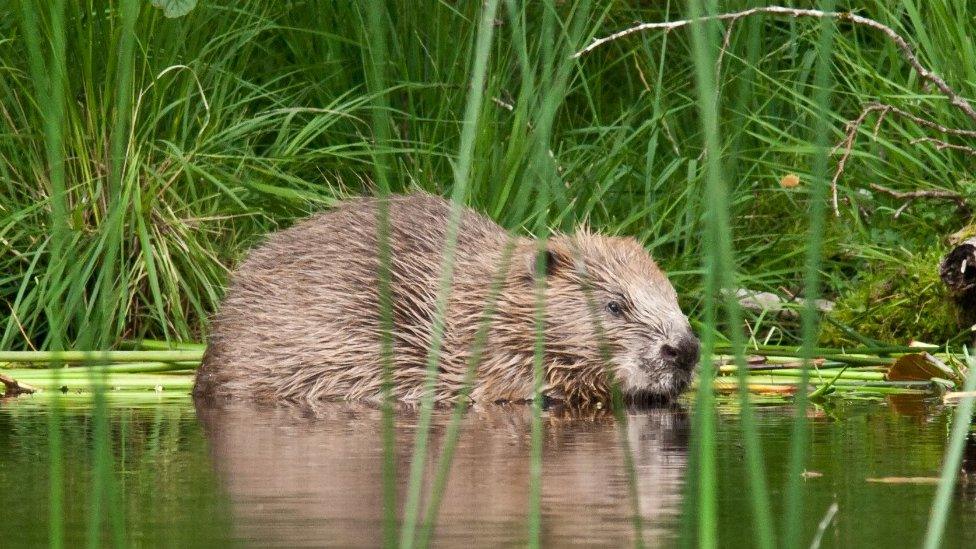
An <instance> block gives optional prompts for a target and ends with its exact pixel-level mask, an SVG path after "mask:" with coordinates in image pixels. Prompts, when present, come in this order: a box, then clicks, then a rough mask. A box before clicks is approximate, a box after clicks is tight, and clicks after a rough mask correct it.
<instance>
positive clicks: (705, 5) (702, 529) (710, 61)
mask: <svg viewBox="0 0 976 549" xmlns="http://www.w3.org/2000/svg"><path fill="white" fill-rule="evenodd" d="M688 12H689V17H691V18H698V17H701V16H703V15H709V14H712V13H714V12H715V4H714V2H703V1H702V0H689V2H688ZM690 32H691V34H692V46H693V54H694V55H693V57H694V62H695V83H696V86H697V91H698V106H699V112H700V114H701V127H702V132H703V134H704V146H705V152H704V154H705V195H706V200H707V211H708V214H709V215H708V217H707V219H706V225H705V235H704V250H703V253H704V256H705V257H704V267H705V310H704V318H703V320H704V325H705V333H704V334H702V360H701V368H700V379H701V382H700V383H699V385H698V398H697V400H696V403H695V421H694V431H695V432H694V433H693V436H694V438H695V443H694V445H695V446H696V448H697V449H698V456H697V462H698V463H697V465H698V467H697V471H696V472H697V479H696V483H697V485H698V486H697V487H698V490H697V494H696V496H697V497H696V501H697V511H698V513H697V526H698V528H697V534H698V545H699V546H700V547H704V548H709V549H710V548H713V547H717V546H718V509H717V500H718V493H717V492H718V479H717V478H716V475H717V473H716V449H715V395H714V392H713V388H712V386H713V378H714V375H715V373H714V367H713V365H712V361H711V355H712V348H713V347H714V344H715V331H716V329H717V326H718V323H717V320H718V318H717V315H716V295H717V293H718V291H719V289H720V284H721V280H720V269H721V268H722V264H721V261H722V257H721V251H720V249H719V243H720V242H721V238H722V235H721V234H720V231H721V223H720V222H719V219H720V216H723V215H725V216H727V215H728V214H727V212H726V208H727V204H726V202H725V201H724V200H723V197H724V196H725V194H726V190H725V182H724V181H723V180H722V172H721V169H722V166H721V158H720V156H719V155H720V154H721V145H720V140H719V128H718V105H717V104H716V103H717V99H718V95H717V93H716V89H717V88H716V84H715V81H714V77H715V73H714V70H715V54H714V53H713V52H714V51H715V49H714V48H715V45H716V44H717V43H718V41H717V39H716V33H717V30H716V28H715V25H713V24H710V23H701V24H697V25H692V28H691V31H690ZM723 212H725V213H723ZM732 329H737V327H735V326H733V327H732Z"/></svg>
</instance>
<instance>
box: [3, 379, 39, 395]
mask: <svg viewBox="0 0 976 549" xmlns="http://www.w3.org/2000/svg"><path fill="white" fill-rule="evenodd" d="M0 383H2V384H3V385H4V387H6V389H5V391H6V392H5V393H3V396H4V397H12V396H17V395H29V394H31V393H34V392H36V391H37V389H35V388H34V387H31V386H30V385H27V384H26V383H20V382H19V381H17V380H16V379H14V378H12V377H10V376H8V375H6V374H0Z"/></svg>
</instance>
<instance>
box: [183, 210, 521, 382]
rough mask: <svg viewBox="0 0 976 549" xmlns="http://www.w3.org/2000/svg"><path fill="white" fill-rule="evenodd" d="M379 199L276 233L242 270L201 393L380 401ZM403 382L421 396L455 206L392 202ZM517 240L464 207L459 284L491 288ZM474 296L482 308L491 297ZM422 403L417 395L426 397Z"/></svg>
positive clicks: (217, 327)
mask: <svg viewBox="0 0 976 549" xmlns="http://www.w3.org/2000/svg"><path fill="white" fill-rule="evenodd" d="M379 204H380V202H379V199H356V200H350V201H347V202H343V203H341V204H340V205H339V206H338V207H337V208H335V209H333V210H330V211H328V212H325V213H322V214H318V215H315V216H313V217H311V218H309V219H307V220H305V221H302V222H299V223H298V224H296V225H295V226H293V227H291V228H289V229H286V230H283V231H280V232H278V233H275V234H273V235H271V236H270V237H269V238H268V240H267V241H266V242H265V243H263V244H261V245H259V246H258V247H257V248H255V249H254V250H253V251H252V252H251V253H250V255H249V256H248V257H247V259H246V260H245V261H244V262H243V263H241V265H240V267H239V268H238V269H237V271H236V273H234V275H233V277H232V281H231V283H230V286H229V288H228V291H227V295H226V297H225V299H224V301H223V303H222V304H221V306H220V309H219V310H218V312H217V314H216V316H215V318H214V319H213V323H212V327H211V336H210V344H209V347H208V349H207V352H206V355H205V357H204V361H203V364H202V365H201V367H200V370H199V372H198V374H197V383H196V387H195V388H194V392H195V393H197V394H215V395H231V394H238V395H243V394H247V395H250V396H255V397H258V398H294V399H315V398H330V397H336V398H374V397H376V396H377V395H378V394H379V388H380V383H381V377H382V376H381V374H382V367H381V363H382V360H381V352H380V351H381V349H380V304H379V291H378V289H379V278H378V271H379V258H378V251H377V250H378V240H377V215H378V210H379ZM388 204H389V220H390V240H389V242H390V246H391V258H392V263H391V291H392V300H393V304H394V307H393V311H394V325H395V330H394V332H395V338H396V341H395V345H396V357H397V360H396V367H395V378H396V379H395V381H396V386H397V387H398V393H399V394H398V396H399V397H400V398H406V399H410V398H413V397H415V396H416V395H419V391H420V385H421V382H422V379H423V373H424V362H425V357H426V351H427V348H428V346H429V342H430V337H431V327H432V322H433V316H434V309H435V299H436V292H437V285H438V278H439V276H440V271H441V264H442V255H443V248H444V240H445V233H446V227H447V220H448V217H449V215H450V204H449V203H448V202H447V201H445V200H443V199H441V198H438V197H434V196H430V195H426V194H412V195H405V196H397V197H392V198H390V199H389V202H388ZM507 238H508V237H507V234H506V233H505V231H503V230H502V229H501V228H500V227H499V226H498V225H496V224H495V223H493V222H491V221H490V220H488V219H487V218H485V217H483V216H481V215H479V214H477V213H475V212H474V211H472V210H469V209H464V210H463V213H462V218H461V224H460V227H459V231H458V245H457V256H456V265H455V282H457V283H462V284H463V283H464V281H471V282H474V281H477V284H473V285H472V284H469V285H468V286H474V287H482V286H483V287H487V286H488V284H486V282H487V281H488V280H489V279H490V278H491V277H492V276H493V274H494V272H493V271H494V269H495V268H496V267H497V265H498V264H499V263H500V260H501V256H502V249H503V248H504V245H505V242H506V239H507ZM468 293H469V295H465V299H470V300H472V301H473V302H478V301H480V300H481V299H482V298H483V296H482V295H480V292H478V293H479V295H470V290H468ZM414 393H416V394H414Z"/></svg>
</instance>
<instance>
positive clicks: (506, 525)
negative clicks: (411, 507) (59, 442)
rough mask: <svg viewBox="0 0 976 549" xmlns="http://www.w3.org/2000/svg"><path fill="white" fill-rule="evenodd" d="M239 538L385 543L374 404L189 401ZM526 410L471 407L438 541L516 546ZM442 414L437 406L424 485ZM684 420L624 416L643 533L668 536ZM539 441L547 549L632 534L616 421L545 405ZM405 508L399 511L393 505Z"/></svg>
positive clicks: (408, 432) (404, 459)
mask: <svg viewBox="0 0 976 549" xmlns="http://www.w3.org/2000/svg"><path fill="white" fill-rule="evenodd" d="M197 413H198V416H199V418H200V420H201V421H202V422H203V425H204V428H205V430H206V433H207V437H208V439H209V441H210V444H211V453H212V455H213V459H214V463H215V467H216V469H217V471H218V474H219V475H220V478H221V479H222V481H223V483H224V485H225V487H226V490H227V492H228V494H229V497H230V499H231V501H232V507H233V509H234V514H235V517H234V519H235V524H236V528H237V535H238V536H239V537H240V538H241V540H242V541H244V542H246V543H254V544H255V545H260V546H265V545H285V546H295V545H315V546H322V545H332V546H342V547H349V546H376V545H379V544H381V542H382V512H383V504H382V502H383V487H382V476H381V471H382V462H383V445H382V436H381V434H382V432H381V412H380V411H379V410H378V409H376V408H375V407H370V406H367V405H362V404H351V403H329V404H321V405H317V406H315V407H314V408H309V407H288V406H276V407H265V406H258V405H253V404H244V403H221V404H214V403H205V402H198V403H197ZM531 417H532V411H531V408H530V407H529V406H502V405H498V406H486V407H476V408H473V409H472V410H470V411H469V412H468V414H467V416H466V417H465V418H464V420H463V430H462V434H461V439H460V441H459V443H458V447H457V451H456V454H455V457H454V463H453V468H452V471H451V477H450V481H449V482H448V486H447V489H446V491H445V493H444V498H443V503H442V505H441V511H440V515H439V520H438V522H437V531H436V535H435V544H437V545H463V546H465V547H471V546H476V545H477V546H481V545H485V546H497V545H512V544H515V545H521V544H523V543H524V541H525V539H526V535H527V532H526V526H525V524H526V517H527V513H528V497H529V496H528V493H529V461H530V453H531ZM449 420H450V411H449V410H446V409H445V410H437V411H435V413H434V420H433V428H432V434H431V448H430V450H431V451H430V452H429V453H428V459H427V463H426V478H425V487H428V488H429V486H430V484H431V482H432V481H431V479H432V477H433V475H434V471H435V469H436V466H437V457H438V456H439V454H440V449H441V445H442V444H443V434H444V431H445V430H446V427H447V425H448V422H449ZM416 421H417V414H416V412H415V411H412V410H397V412H396V419H395V424H396V471H397V482H398V495H399V505H401V506H402V504H403V499H404V492H405V490H406V482H407V476H408V474H409V464H410V452H411V449H412V444H413V437H414V432H415V427H416ZM688 424H689V419H688V417H687V415H686V414H685V412H684V411H682V410H681V409H678V408H674V407H671V408H648V409H640V410H637V409H634V410H629V411H628V412H627V431H628V435H629V439H630V445H631V448H632V455H633V458H634V465H635V469H636V477H637V488H638V492H639V499H640V510H641V515H642V517H643V523H644V539H645V542H647V543H649V544H651V545H660V544H667V542H668V541H669V540H670V539H671V536H672V532H673V531H674V523H675V522H676V520H677V516H678V512H679V504H680V494H681V483H682V477H683V473H684V468H685V463H686V457H687V440H688V430H689V425H688ZM544 430H545V435H544V440H543V448H542V460H543V481H542V535H543V541H544V542H546V544H548V545H565V544H587V545H626V544H631V543H632V542H633V536H634V524H633V505H632V503H631V498H630V496H629V493H630V492H629V484H628V475H627V470H626V467H625V460H624V459H623V458H624V454H623V450H622V444H621V433H620V429H619V424H618V423H617V421H616V420H615V419H614V418H613V416H612V415H610V414H608V413H606V412H593V413H581V412H578V411H577V412H568V411H560V410H556V409H553V410H549V411H547V412H546V413H545V417H544ZM400 511H401V512H402V508H401V509H400Z"/></svg>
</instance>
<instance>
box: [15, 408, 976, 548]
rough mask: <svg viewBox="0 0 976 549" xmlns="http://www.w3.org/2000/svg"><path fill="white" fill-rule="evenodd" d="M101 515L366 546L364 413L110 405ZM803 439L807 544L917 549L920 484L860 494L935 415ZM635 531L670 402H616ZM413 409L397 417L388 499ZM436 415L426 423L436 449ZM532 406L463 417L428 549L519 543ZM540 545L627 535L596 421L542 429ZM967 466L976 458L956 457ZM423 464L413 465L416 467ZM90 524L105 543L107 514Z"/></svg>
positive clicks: (967, 504)
mask: <svg viewBox="0 0 976 549" xmlns="http://www.w3.org/2000/svg"><path fill="white" fill-rule="evenodd" d="M67 406H68V408H67V409H66V410H65V412H64V416H65V417H64V419H63V426H62V433H63V443H64V447H65V449H66V452H65V456H64V460H63V464H64V468H65V482H64V489H63V494H64V498H65V502H66V504H65V509H64V517H65V531H66V536H67V542H68V544H67V545H68V546H69V547H71V546H77V545H80V544H81V543H84V542H85V541H86V539H87V537H86V536H87V532H88V528H89V521H90V518H91V505H92V502H91V501H90V499H91V498H90V495H91V492H92V490H91V487H92V473H91V469H92V459H91V446H92V445H91V430H92V421H91V406H90V405H89V404H87V403H85V402H84V401H79V400H68V401H67ZM49 411H50V407H49V406H48V404H47V401H46V399H39V398H31V397H21V398H18V399H12V400H6V401H0V486H2V487H3V488H2V490H0V509H3V513H2V517H3V520H0V545H2V546H4V547H12V546H21V545H39V544H44V543H46V541H47V532H48V526H47V523H48V501H49V500H48V490H49V488H48V484H49V482H48V471H49V469H48V463H47V460H48V456H49V454H48V436H47V421H48V414H49ZM110 414H111V415H110V423H111V433H112V442H113V455H114V459H115V473H116V474H115V481H116V488H117V491H116V493H117V496H118V497H117V498H116V501H117V504H116V505H114V508H115V511H114V512H115V513H116V514H117V516H119V515H120V518H121V520H122V521H123V522H124V526H125V536H126V539H125V540H124V541H125V543H126V545H129V546H164V547H166V546H172V547H190V546H213V545H229V544H234V545H242V546H259V547H263V546H289V547H292V546H323V545H326V546H328V545H331V546H342V547H349V546H375V545H377V544H378V543H380V541H381V539H382V538H381V536H382V523H381V512H382V511H381V509H382V505H381V501H382V486H381V477H380V468H381V463H382V446H381V438H380V431H379V429H380V413H379V411H378V410H376V409H374V408H371V407H368V406H364V405H357V404H328V405H322V406H320V407H317V408H315V409H308V408H294V407H277V408H275V407H259V406H254V405H248V404H234V405H230V406H222V407H212V406H205V407H200V409H195V408H194V405H193V403H192V401H190V400H189V398H187V397H183V396H179V397H175V398H173V397H170V398H165V399H159V400H157V399H156V398H155V397H152V398H149V399H148V400H146V401H145V402H142V401H136V402H133V401H132V400H129V399H126V400H118V401H110ZM792 414H793V409H792V408H791V407H790V406H789V405H786V404H778V405H766V406H762V407H760V408H759V409H758V422H759V429H760V432H761V436H762V444H763V448H764V450H765V455H766V460H767V465H768V481H769V483H770V489H771V497H772V499H773V501H774V504H775V509H774V517H780V516H781V514H780V510H781V507H782V500H783V496H784V491H785V480H786V479H785V474H786V468H787V461H788V448H789V433H790V429H791V422H792ZM810 416H811V429H812V438H811V440H812V446H811V452H812V453H811V458H810V462H809V465H808V469H809V471H811V472H813V474H810V475H808V477H809V478H807V480H805V481H804V487H805V491H806V496H807V516H806V522H805V530H804V532H805V534H806V535H807V537H808V538H812V536H813V534H814V532H815V531H816V528H817V524H818V523H819V522H820V520H821V518H822V516H823V514H824V512H825V511H826V510H827V508H828V507H829V506H830V505H831V503H833V502H836V503H837V504H838V506H839V511H838V513H837V515H836V517H835V518H834V520H833V522H832V523H831V524H830V526H829V527H828V528H827V530H826V532H825V534H824V540H823V546H824V547H854V546H865V545H868V546H892V547H902V546H917V545H918V544H919V543H920V541H921V539H922V537H923V535H924V531H925V526H926V523H927V520H928V512H929V505H930V502H931V500H932V497H933V495H934V493H935V486H934V485H932V484H888V483H874V482H869V481H867V480H866V479H869V478H881V477H934V476H937V475H938V473H939V468H940V463H941V459H942V452H943V449H944V445H945V442H946V439H947V435H948V421H949V419H950V417H951V416H950V411H949V410H947V409H946V408H943V407H942V406H941V405H939V404H938V403H937V402H933V401H927V400H924V399H918V398H908V399H906V398H901V399H889V400H886V401H882V402H845V403H840V404H838V405H834V406H831V407H829V408H827V409H822V408H821V409H815V410H811V412H810ZM627 417H628V427H627V432H628V436H629V438H630V440H631V443H632V447H633V455H634V462H635V464H636V467H637V478H638V487H639V491H640V498H639V499H640V509H641V515H642V517H643V532H644V538H645V541H646V542H647V544H648V545H649V546H671V545H674V543H675V542H676V541H677V539H678V532H679V528H680V521H681V518H680V517H681V512H682V497H681V495H682V487H683V485H684V482H685V479H686V476H687V474H688V473H687V463H688V452H689V427H690V416H689V415H688V411H687V410H684V409H682V408H681V407H680V406H678V407H673V408H668V409H661V408H658V409H643V410H630V411H628V414H627ZM415 420H416V415H415V413H414V412H412V411H410V410H400V411H398V413H397V419H396V426H397V461H396V467H397V471H398V473H399V478H400V479H401V485H400V495H401V498H402V496H403V491H404V486H403V482H405V478H406V476H407V469H408V465H409V459H408V458H409V454H408V453H409V449H410V445H411V444H412V440H413V439H412V437H413V434H414V433H413V426H414V424H415ZM447 420H448V414H447V413H446V412H437V413H436V414H435V418H434V436H433V450H435V452H434V455H436V451H438V450H439V445H440V443H441V440H440V439H441V436H442V434H443V431H444V428H445V426H446V423H447ZM530 420H531V414H530V409H529V408H528V407H525V406H491V407H487V408H480V409H474V410H472V411H471V412H470V413H469V414H468V416H467V417H466V419H465V422H464V431H463V434H462V438H461V440H460V443H459V446H458V450H457V454H456V458H455V462H454V469H453V474H452V478H451V481H450V483H449V486H448V489H447V492H446V493H445V495H444V501H443V505H442V511H441V514H440V520H439V523H438V529H437V532H436V539H435V542H436V544H437V545H440V546H456V545H460V546H465V547H476V546H499V545H501V546H513V545H514V546H518V545H522V544H524V542H525V540H526V526H525V518H526V515H527V507H528V496H527V494H528V484H529V478H528V464H529V453H530V445H531V444H530V430H531V425H530ZM544 424H545V430H546V434H545V439H544V443H543V444H544V447H543V460H544V474H543V475H544V478H543V487H542V514H543V529H542V535H543V537H544V540H543V541H544V542H545V544H546V545H547V546H563V545H572V544H576V545H591V546H620V545H628V544H631V543H632V541H633V536H634V527H633V524H634V523H633V520H632V505H631V502H630V499H629V497H628V485H627V475H626V471H625V469H624V465H623V463H624V460H623V454H622V450H621V436H620V434H621V433H620V429H619V426H618V424H617V422H616V421H615V420H614V419H613V417H612V416H609V415H607V414H605V413H599V412H596V413H589V414H580V413H567V412H561V411H557V410H552V411H549V412H547V414H546V417H545V423H544ZM717 442H718V455H719V477H720V493H719V513H720V521H721V524H720V525H719V528H720V539H721V542H722V545H723V546H749V545H750V543H749V542H750V541H751V522H750V521H751V515H750V513H749V495H748V492H747V481H746V475H745V471H744V448H743V446H742V443H741V435H740V431H739V428H738V424H737V417H736V412H735V409H734V406H733V405H732V404H731V403H725V404H723V405H722V408H721V412H720V416H719V422H718V441H717ZM967 452H970V453H971V455H967V461H966V466H967V467H973V466H974V462H976V445H971V446H968V447H967ZM433 469H434V461H433V459H431V460H430V461H428V463H427V472H428V474H430V473H431V472H432V471H433ZM969 479H972V480H976V476H973V477H970V475H969V474H964V475H963V481H962V482H961V483H960V487H959V488H958V489H957V491H956V497H955V500H954V502H953V508H952V513H951V516H950V520H949V525H948V531H947V538H946V543H945V546H946V547H963V546H973V545H974V543H976V483H972V484H969V483H967V482H966V481H967V480H969ZM101 529H102V531H103V533H104V538H102V539H101V540H100V541H101V542H102V543H108V541H109V539H110V528H109V523H108V522H107V521H105V522H103V523H102V525H101Z"/></svg>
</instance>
